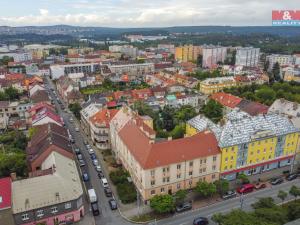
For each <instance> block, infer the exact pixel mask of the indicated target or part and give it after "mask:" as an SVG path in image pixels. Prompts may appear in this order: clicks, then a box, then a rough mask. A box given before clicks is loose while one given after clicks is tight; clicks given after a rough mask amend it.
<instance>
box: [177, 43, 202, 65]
mask: <svg viewBox="0 0 300 225" xmlns="http://www.w3.org/2000/svg"><path fill="white" fill-rule="evenodd" d="M200 54H201V47H200V46H193V45H184V46H180V47H176V48H175V59H176V60H177V61H181V62H189V61H196V60H197V58H198V56H199V55H200Z"/></svg>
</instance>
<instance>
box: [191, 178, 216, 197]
mask: <svg viewBox="0 0 300 225" xmlns="http://www.w3.org/2000/svg"><path fill="white" fill-rule="evenodd" d="M195 190H196V191H197V192H198V193H199V194H200V195H201V196H202V197H205V198H206V197H209V196H212V195H213V194H215V193H216V192H217V188H216V185H215V184H213V183H208V182H206V181H199V182H198V183H197V186H196V188H195Z"/></svg>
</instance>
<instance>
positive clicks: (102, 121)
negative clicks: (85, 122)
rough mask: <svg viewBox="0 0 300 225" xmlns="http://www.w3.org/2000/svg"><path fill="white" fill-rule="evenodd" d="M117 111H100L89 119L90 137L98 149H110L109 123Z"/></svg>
mask: <svg viewBox="0 0 300 225" xmlns="http://www.w3.org/2000/svg"><path fill="white" fill-rule="evenodd" d="M117 112H118V109H100V110H99V111H98V112H97V113H95V114H94V115H93V116H91V117H90V118H89V127H90V135H91V139H92V141H93V143H94V144H95V146H96V147H97V148H99V149H101V150H102V149H110V147H111V145H110V136H109V123H110V121H111V120H112V118H114V116H115V115H116V114H117Z"/></svg>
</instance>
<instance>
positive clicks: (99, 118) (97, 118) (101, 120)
mask: <svg viewBox="0 0 300 225" xmlns="http://www.w3.org/2000/svg"><path fill="white" fill-rule="evenodd" d="M118 111H119V110H118V109H102V110H100V111H98V112H97V113H95V114H94V115H93V116H92V117H91V118H90V121H91V123H93V124H99V125H103V126H105V127H109V123H110V121H111V120H112V118H114V116H115V115H116V114H117V112H118Z"/></svg>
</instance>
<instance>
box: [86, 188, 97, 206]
mask: <svg viewBox="0 0 300 225" xmlns="http://www.w3.org/2000/svg"><path fill="white" fill-rule="evenodd" d="M88 193H89V200H90V203H94V202H97V201H98V200H97V195H96V192H95V190H94V189H89V190H88Z"/></svg>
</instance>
